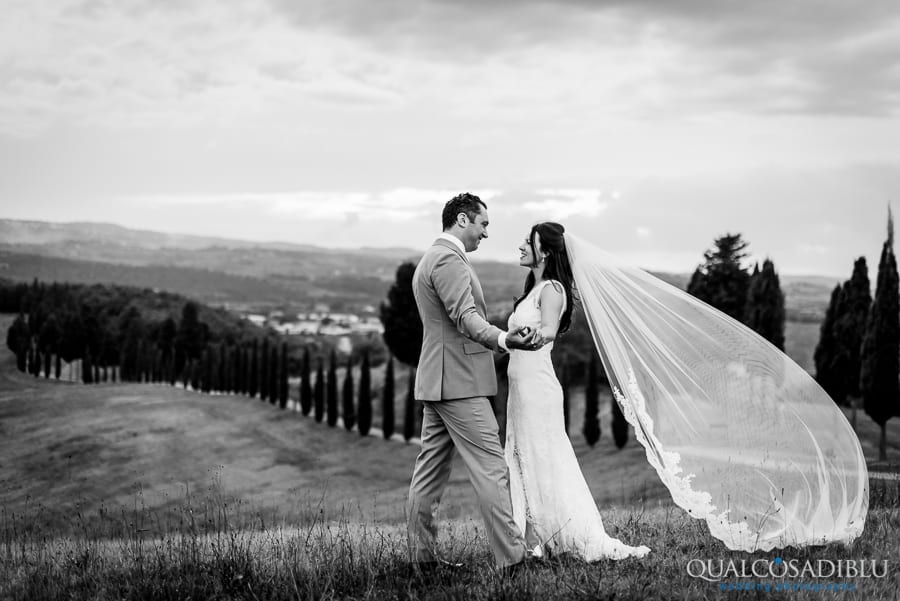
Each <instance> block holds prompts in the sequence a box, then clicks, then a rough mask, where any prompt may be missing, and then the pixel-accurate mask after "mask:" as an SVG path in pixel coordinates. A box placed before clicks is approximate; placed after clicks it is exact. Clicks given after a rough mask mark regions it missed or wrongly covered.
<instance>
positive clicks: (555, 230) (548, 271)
mask: <svg viewBox="0 0 900 601" xmlns="http://www.w3.org/2000/svg"><path fill="white" fill-rule="evenodd" d="M565 231H566V228H564V227H563V226H562V225H560V224H559V223H554V222H552V221H545V222H543V223H538V224H536V225H534V226H533V227H532V228H531V233H530V234H528V245H529V246H531V254H532V256H533V257H534V258H535V260H537V258H538V254H537V252H536V250H535V248H534V235H535V234H537V235H538V236H540V237H541V250H543V251H544V252H547V253H549V254H548V255H547V259H546V261H547V264H546V266H545V267H544V279H545V280H556V281H557V282H559V283H560V285H561V286H562V288H563V292H565V296H566V309H565V311H563V314H562V317H561V318H560V320H559V331H558V332H557V334H563V333H565V332H566V331H567V330H568V329H569V326H570V325H572V307H573V306H574V305H575V298H574V296H573V294H572V293H573V289H574V288H575V283H574V281H575V278H574V277H573V276H572V266H571V265H569V254H568V253H567V252H566V242H565V239H564V238H563V234H564V233H565ZM535 283H536V282H535V281H534V272H533V271H529V272H528V277H526V278H525V290H524V292H523V293H522V296H520V297H519V298H517V299H516V301H515V304H513V310H514V311H515V308H516V307H518V306H519V303H521V302H522V301H523V300H524V299H525V297H526V296H528V293H529V292H531V290H532V289H533V288H534V285H535Z"/></svg>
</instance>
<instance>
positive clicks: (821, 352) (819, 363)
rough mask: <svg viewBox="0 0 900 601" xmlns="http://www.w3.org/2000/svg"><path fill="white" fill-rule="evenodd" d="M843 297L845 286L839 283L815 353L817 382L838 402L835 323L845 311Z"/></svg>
mask: <svg viewBox="0 0 900 601" xmlns="http://www.w3.org/2000/svg"><path fill="white" fill-rule="evenodd" d="M843 299H844V295H843V287H842V286H841V285H840V284H838V285H837V286H835V287H834V290H832V292H831V300H830V301H829V302H828V309H827V310H826V311H825V320H824V321H823V322H822V326H821V328H819V342H818V344H817V345H816V351H815V353H814V355H813V360H814V362H815V366H816V382H818V383H819V386H821V387H822V388H823V389H824V390H825V392H827V393H828V394H829V396H831V398H833V399H835V401H836V402H839V401H840V399H839V396H840V395H839V388H840V381H839V379H838V378H837V377H836V374H835V373H834V370H833V367H834V363H835V359H836V357H837V355H838V352H839V347H838V341H837V339H836V338H835V336H834V329H835V328H834V325H835V323H837V320H838V317H840V315H841V313H842V312H843Z"/></svg>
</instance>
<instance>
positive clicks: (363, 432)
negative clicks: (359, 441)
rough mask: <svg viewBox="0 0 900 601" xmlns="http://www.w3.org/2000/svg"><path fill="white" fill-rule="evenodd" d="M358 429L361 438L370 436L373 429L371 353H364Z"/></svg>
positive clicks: (361, 370) (360, 381)
mask: <svg viewBox="0 0 900 601" xmlns="http://www.w3.org/2000/svg"><path fill="white" fill-rule="evenodd" d="M357 412H358V414H357V421H358V423H357V427H358V428H359V434H360V436H368V435H369V430H370V429H371V428H372V373H371V369H370V368H369V351H368V349H366V350H365V351H363V360H362V367H361V368H360V372H359V402H358V403H357Z"/></svg>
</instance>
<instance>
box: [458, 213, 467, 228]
mask: <svg viewBox="0 0 900 601" xmlns="http://www.w3.org/2000/svg"><path fill="white" fill-rule="evenodd" d="M456 225H458V226H459V227H466V226H467V225H469V216H468V215H466V214H465V213H463V212H459V213H457V214H456Z"/></svg>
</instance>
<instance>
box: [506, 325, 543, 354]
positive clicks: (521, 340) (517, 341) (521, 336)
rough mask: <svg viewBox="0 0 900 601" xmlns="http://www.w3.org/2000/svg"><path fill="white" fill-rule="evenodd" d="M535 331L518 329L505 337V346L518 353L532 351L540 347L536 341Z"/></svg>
mask: <svg viewBox="0 0 900 601" xmlns="http://www.w3.org/2000/svg"><path fill="white" fill-rule="evenodd" d="M536 335H537V330H532V329H531V328H527V327H526V328H520V329H519V330H517V331H515V332H510V333H509V334H507V335H506V346H507V347H508V348H511V349H517V350H520V351H533V350H536V349H538V348H540V347H541V346H542V345H541V344H540V343H539V342H538V341H537V340H536Z"/></svg>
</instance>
